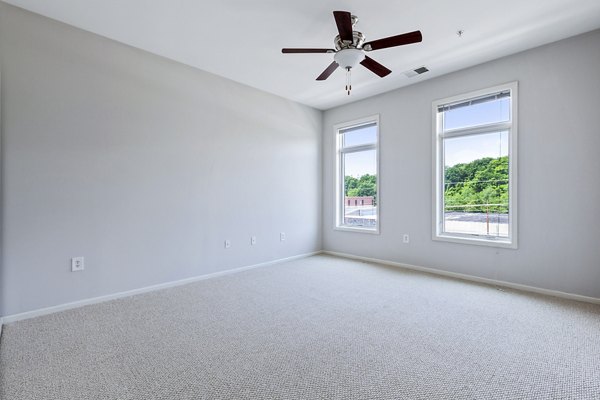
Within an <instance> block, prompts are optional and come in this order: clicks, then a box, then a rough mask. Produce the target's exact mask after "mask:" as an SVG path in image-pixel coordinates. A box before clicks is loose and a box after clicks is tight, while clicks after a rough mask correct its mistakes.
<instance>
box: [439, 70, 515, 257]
mask: <svg viewBox="0 0 600 400" xmlns="http://www.w3.org/2000/svg"><path fill="white" fill-rule="evenodd" d="M507 90H508V91H510V121H508V122H497V123H491V124H481V125H477V126H474V127H466V128H455V129H451V130H448V131H446V132H443V130H442V129H443V126H442V118H441V115H439V113H438V108H439V107H440V106H444V105H448V104H453V103H459V102H461V101H468V100H472V99H475V98H478V97H483V96H486V95H492V94H494V93H499V92H502V91H507ZM517 113H518V82H517V81H514V82H509V83H505V84H502V85H497V86H493V87H488V88H485V89H481V90H476V91H472V92H468V93H464V94H459V95H456V96H451V97H447V98H444V99H439V100H435V101H433V102H432V131H433V146H432V148H433V157H432V161H433V163H432V164H433V168H432V170H433V171H432V172H433V179H432V181H433V190H432V194H433V196H432V198H433V201H432V209H433V210H432V239H433V240H435V241H444V242H454V243H463V244H473V245H481V246H491V247H501V248H510V249H517V248H518V225H517V217H518V207H517V202H518V197H517V187H518V184H517V171H518V169H517V165H518V152H517V142H518V114H517ZM499 131H508V160H509V163H508V193H509V196H508V210H509V213H508V238H499V237H493V236H486V235H476V234H464V233H447V232H444V231H443V227H444V146H443V145H444V139H445V138H454V137H459V136H471V135H476V134H483V133H492V132H499Z"/></svg>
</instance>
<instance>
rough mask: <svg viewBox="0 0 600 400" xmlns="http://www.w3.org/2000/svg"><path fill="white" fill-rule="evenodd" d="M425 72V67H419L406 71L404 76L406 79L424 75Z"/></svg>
mask: <svg viewBox="0 0 600 400" xmlns="http://www.w3.org/2000/svg"><path fill="white" fill-rule="evenodd" d="M427 71H429V70H428V69H427V67H419V68H416V69H411V70H410V71H406V72H405V73H404V75H406V76H407V77H408V78H412V77H413V76H417V75H421V74H424V73H425V72H427Z"/></svg>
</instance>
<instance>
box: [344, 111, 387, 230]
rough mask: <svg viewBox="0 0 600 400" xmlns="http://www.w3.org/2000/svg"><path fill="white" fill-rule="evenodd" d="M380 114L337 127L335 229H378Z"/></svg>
mask: <svg viewBox="0 0 600 400" xmlns="http://www.w3.org/2000/svg"><path fill="white" fill-rule="evenodd" d="M378 127H379V119H378V117H371V118H366V119H362V120H358V121H353V122H350V123H347V124H340V125H337V126H336V127H335V134H336V142H337V157H336V169H337V181H336V221H335V227H336V229H344V230H358V231H364V232H371V233H377V232H378V231H379V198H378V195H379V181H378V169H379V167H378V133H379V132H378Z"/></svg>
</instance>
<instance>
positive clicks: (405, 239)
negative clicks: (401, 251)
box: [402, 233, 410, 243]
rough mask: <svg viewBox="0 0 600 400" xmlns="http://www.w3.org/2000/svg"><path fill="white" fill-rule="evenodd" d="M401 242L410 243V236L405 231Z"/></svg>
mask: <svg viewBox="0 0 600 400" xmlns="http://www.w3.org/2000/svg"><path fill="white" fill-rule="evenodd" d="M402 242H404V243H410V236H408V233H405V234H404V235H402Z"/></svg>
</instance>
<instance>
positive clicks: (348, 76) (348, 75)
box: [346, 67, 352, 96]
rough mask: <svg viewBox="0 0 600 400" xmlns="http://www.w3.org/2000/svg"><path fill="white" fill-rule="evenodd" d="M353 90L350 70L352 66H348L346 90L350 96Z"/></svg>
mask: <svg viewBox="0 0 600 400" xmlns="http://www.w3.org/2000/svg"><path fill="white" fill-rule="evenodd" d="M351 90H352V81H351V72H350V67H348V68H346V91H347V92H348V96H350V91H351Z"/></svg>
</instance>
